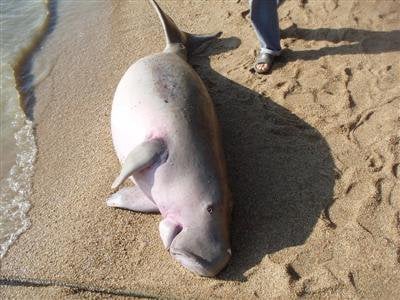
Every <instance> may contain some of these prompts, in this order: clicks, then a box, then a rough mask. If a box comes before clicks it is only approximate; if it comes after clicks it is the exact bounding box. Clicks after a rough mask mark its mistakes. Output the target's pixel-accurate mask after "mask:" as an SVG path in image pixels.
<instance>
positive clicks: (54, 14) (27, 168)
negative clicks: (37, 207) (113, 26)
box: [0, 0, 112, 258]
mask: <svg viewBox="0 0 400 300" xmlns="http://www.w3.org/2000/svg"><path fill="white" fill-rule="evenodd" d="M0 5H1V7H0V33H1V43H0V47H1V97H0V109H1V110H0V125H1V134H0V145H1V147H0V151H1V152H0V258H2V257H3V256H4V254H5V253H6V251H7V249H8V248H9V247H10V245H11V244H12V243H13V242H14V241H15V240H16V239H17V238H18V236H19V235H20V234H21V233H22V232H24V231H25V230H26V229H27V228H28V227H29V225H30V223H29V219H28V216H27V212H28V210H29V208H30V203H29V197H30V195H31V182H32V176H33V174H34V162H35V157H36V151H37V149H36V144H35V136H34V126H35V125H34V122H35V120H34V118H33V117H34V113H33V107H34V105H35V102H36V101H39V100H38V99H35V95H34V90H35V87H37V86H38V85H40V83H41V82H42V81H43V80H44V79H45V78H46V77H47V76H48V75H49V74H50V73H51V70H52V69H53V67H54V65H55V63H56V61H57V58H58V55H59V53H58V52H57V49H62V48H63V47H65V46H66V45H69V43H70V41H71V39H73V38H74V37H76V36H78V37H79V38H80V39H85V38H86V37H85V35H84V33H83V32H81V31H82V28H83V27H84V24H88V23H90V20H93V19H96V18H99V17H101V16H100V12H101V11H103V12H110V11H112V8H111V3H110V2H108V1H104V0H103V1H57V0H53V1H52V0H24V1H21V0H0ZM55 27H57V34H55V35H54V36H53V34H52V32H53V29H55ZM71 28H73V30H71ZM50 35H51V36H52V39H51V44H52V45H51V46H50V47H47V48H48V49H47V50H46V45H47V44H48V43H50V42H49V41H48V38H47V37H49V36H50ZM46 51H47V52H46ZM43 53H44V54H43ZM22 93H23V94H22Z"/></svg>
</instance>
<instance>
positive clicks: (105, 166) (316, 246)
mask: <svg viewBox="0 0 400 300" xmlns="http://www.w3.org/2000/svg"><path fill="white" fill-rule="evenodd" d="M237 2H238V3H237ZM159 3H160V5H161V6H162V7H163V9H164V10H165V11H166V12H167V13H168V14H170V16H171V17H172V18H173V19H174V20H175V21H176V23H177V24H178V25H179V27H180V28H181V29H183V30H186V31H189V32H196V33H206V32H213V31H218V30H222V31H223V32H224V35H223V36H222V38H221V39H220V40H219V41H218V42H217V43H215V44H214V45H212V46H211V47H210V48H209V49H207V50H206V52H205V53H204V54H203V55H202V56H200V57H197V58H194V59H193V60H192V64H193V65H194V67H195V69H196V70H197V71H198V73H199V74H200V76H201V77H202V78H203V80H204V82H205V83H206V85H207V87H208V89H209V92H210V94H211V96H212V98H213V100H214V102H215V105H216V110H217V113H218V116H219V119H220V123H221V127H222V134H223V143H224V149H225V153H226V156H227V163H228V171H229V175H230V179H231V189H232V191H233V195H234V201H235V206H234V212H233V218H232V229H231V232H232V252H233V258H232V260H231V262H230V264H229V265H228V267H227V268H226V269H225V270H224V271H223V272H222V273H221V274H220V275H219V276H218V277H217V278H215V279H209V278H201V277H198V276H196V275H194V274H192V273H190V272H189V271H187V270H185V269H184V268H182V267H181V266H180V265H179V264H178V263H177V262H175V261H174V260H173V259H172V258H171V257H170V255H169V254H168V252H166V251H165V250H164V249H163V246H162V243H161V240H160V238H159V234H158V222H159V221H160V216H158V215H152V214H151V215H146V214H139V213H134V212H130V211H127V210H116V209H112V208H108V207H107V206H106V205H105V199H106V198H107V197H108V195H109V194H110V192H111V190H110V186H111V183H112V181H113V180H114V178H115V176H116V175H117V174H118V172H119V163H118V161H117V158H116V156H115V154H114V151H113V147H112V143H111V136H110V109H111V102H112V97H113V93H114V91H115V88H116V85H117V84H118V81H119V80H120V78H121V76H122V75H123V74H124V72H125V71H126V69H127V68H128V67H129V65H130V64H132V63H133V62H134V61H136V60H137V59H139V58H140V57H143V56H145V55H148V54H151V53H155V52H158V51H161V50H162V49H163V47H164V41H163V33H162V31H161V26H160V24H159V21H158V20H157V17H156V14H155V12H154V11H153V10H152V8H151V6H150V5H149V4H148V3H147V2H145V1H132V2H128V1H120V2H116V3H114V4H112V6H111V3H110V2H107V3H104V4H96V9H95V10H93V11H92V12H88V13H87V14H86V15H85V17H82V18H73V19H63V14H62V11H63V5H67V4H62V3H60V4H59V7H58V11H59V14H58V19H57V22H58V24H59V25H58V26H56V28H55V29H54V31H53V32H52V34H51V35H50V36H49V37H48V40H47V42H46V44H45V45H44V46H43V49H42V51H41V53H39V56H38V57H37V60H45V61H48V62H49V64H50V65H51V68H50V69H49V74H48V76H47V77H45V78H43V79H42V80H41V81H39V83H38V85H37V87H36V91H35V98H36V105H35V111H34V119H35V124H36V134H37V146H38V159H37V162H36V173H35V175H34V180H33V195H32V199H31V203H32V209H31V211H30V218H31V223H32V226H31V228H30V229H29V230H28V231H27V232H26V233H25V234H23V235H22V236H21V237H20V238H19V240H18V241H17V242H16V243H15V244H14V245H13V246H12V247H11V249H10V250H9V252H8V254H7V255H6V256H5V257H4V259H3V260H2V262H1V271H0V274H1V275H0V277H1V282H0V283H1V284H2V285H7V287H5V286H3V287H1V290H0V295H1V296H3V297H7V298H30V297H32V296H34V297H47V298H58V297H62V298H68V297H69V298H79V297H84V296H86V297H99V298H100V297H104V298H107V297H109V296H110V295H112V294H116V295H121V293H117V292H118V291H126V292H130V293H131V294H130V295H133V294H136V295H137V296H138V295H139V294H142V295H147V296H159V297H168V298H200V299H206V298H210V297H212V298H236V299H244V298H272V297H280V298H296V297H306V298H308V297H310V298H318V297H334V298H337V297H340V298H385V299H386V298H391V299H395V298H398V297H399V296H400V292H399V288H398V287H399V286H400V185H399V179H398V176H399V142H400V119H399V111H400V86H399V79H400V62H399V54H400V31H399V25H400V4H399V3H398V2H396V1H361V0H354V1H334V0H332V1H289V0H287V1H285V2H284V3H283V4H282V5H281V7H280V8H279V15H280V25H281V28H282V45H283V46H284V48H285V50H284V51H283V55H282V57H281V58H280V60H279V61H277V62H276V64H275V65H274V68H273V71H272V74H270V75H267V76H261V75H256V74H253V73H252V72H251V68H252V65H253V62H254V59H255V53H256V49H257V48H258V46H257V41H256V38H255V35H254V33H253V30H252V28H251V26H250V22H249V19H248V15H247V10H248V3H247V1H243V0H242V1H210V2H203V1H161V0H160V1H159ZM68 28H69V29H68ZM72 28H79V30H76V31H73V30H72ZM60 45H63V47H60ZM33 72H35V70H34V68H33ZM11 279H13V280H11ZM28 279H29V280H31V281H27V280H28ZM33 282H35V284H33ZM12 283H13V284H12ZM29 283H31V286H29ZM46 283H47V284H46ZM27 285H28V286H29V287H27ZM32 285H33V286H34V287H32ZM102 289H103V290H102ZM104 289H107V291H108V292H109V293H108V294H107V293H106V291H105V290H104ZM101 290H102V292H101ZM113 290H114V291H115V292H113ZM125 295H126V294H125ZM3 297H2V298H3Z"/></svg>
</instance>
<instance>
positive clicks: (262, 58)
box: [254, 53, 274, 74]
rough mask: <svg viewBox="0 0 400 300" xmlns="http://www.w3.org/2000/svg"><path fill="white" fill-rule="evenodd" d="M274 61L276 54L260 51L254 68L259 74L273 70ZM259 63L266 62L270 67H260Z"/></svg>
mask: <svg viewBox="0 0 400 300" xmlns="http://www.w3.org/2000/svg"><path fill="white" fill-rule="evenodd" d="M273 62H274V56H273V55H272V54H269V53H260V54H259V55H258V57H257V60H256V63H255V64H254V70H255V71H256V72H257V73H258V74H266V73H268V71H269V70H271V67H272V63H273ZM259 64H266V65H268V67H267V68H266V69H265V70H262V69H260V68H259V66H258V65H259Z"/></svg>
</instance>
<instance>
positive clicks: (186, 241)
mask: <svg viewBox="0 0 400 300" xmlns="http://www.w3.org/2000/svg"><path fill="white" fill-rule="evenodd" d="M149 1H150V2H151V4H152V5H153V7H154V8H155V10H156V12H157V14H158V16H159V18H160V20H161V24H162V26H163V29H164V33H165V39H166V47H165V49H164V51H163V52H162V53H157V54H153V55H150V56H146V57H144V58H142V59H140V60H138V61H137V62H136V63H134V64H133V65H132V66H130V67H129V69H128V70H127V71H126V73H125V74H124V76H123V77H122V79H121V81H120V82H119V84H118V86H117V89H116V91H115V95H114V99H113V104H112V112H111V131H112V139H113V144H114V148H115V151H116V154H117V156H118V158H119V160H120V162H121V164H122V168H121V172H120V174H119V176H118V177H117V178H116V179H115V181H114V183H113V184H112V188H113V189H115V188H118V187H119V186H120V185H121V184H122V183H123V182H124V181H125V180H126V179H127V178H128V177H129V178H130V179H131V180H132V181H133V182H134V183H135V185H134V186H133V187H125V188H122V189H120V190H118V191H117V192H116V193H114V194H113V195H111V196H110V198H109V199H107V205H108V206H112V207H119V208H126V209H130V210H133V211H138V212H159V213H161V215H162V221H161V222H160V224H159V231H160V236H161V240H162V242H163V244H164V246H165V249H167V250H168V251H169V253H170V254H171V255H172V256H173V257H174V258H175V259H176V260H177V261H179V262H180V263H181V264H182V265H183V266H184V267H186V268H187V269H189V270H190V271H192V272H194V273H197V274H199V275H201V276H215V275H216V274H218V273H219V272H220V271H221V270H222V269H223V268H224V267H225V266H226V264H227V263H228V261H229V259H230V257H231V248H230V237H229V222H230V215H231V206H232V199H231V193H230V190H229V187H228V179H227V172H226V165H225V158H224V153H223V150H222V145H221V140H220V132H219V131H220V130H219V124H218V120H217V116H216V114H215V111H214V106H213V103H212V100H211V98H210V96H209V94H208V91H207V89H206V87H205V85H204V83H203V82H202V80H201V79H200V77H199V76H198V74H197V73H196V72H195V71H194V70H193V68H192V67H191V66H190V65H189V63H188V62H187V56H188V55H190V54H191V53H192V51H193V50H194V49H196V48H198V47H199V46H201V45H202V44H204V43H206V42H209V41H212V40H214V39H216V38H218V37H219V36H220V35H221V33H220V32H219V33H216V34H211V35H193V34H189V33H186V32H184V31H181V30H179V29H178V27H177V26H176V25H175V23H174V22H173V21H172V19H171V18H170V17H169V16H168V15H166V14H165V13H164V12H163V11H162V10H161V8H160V7H159V6H158V4H157V3H156V2H155V1H153V0H149Z"/></svg>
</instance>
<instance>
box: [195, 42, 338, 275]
mask: <svg viewBox="0 0 400 300" xmlns="http://www.w3.org/2000/svg"><path fill="white" fill-rule="evenodd" d="M239 44H240V40H239V39H237V38H233V37H232V38H226V39H221V40H219V41H218V42H216V44H215V45H213V46H210V48H209V49H207V50H206V53H205V54H206V55H205V56H203V57H201V58H195V59H192V60H191V63H192V64H193V65H194V68H195V69H196V71H197V72H198V73H199V75H200V77H201V78H202V79H203V81H204V82H205V84H206V86H207V88H208V90H209V93H210V95H211V97H212V99H213V101H214V103H215V107H216V111H217V114H218V117H219V121H220V124H221V128H222V135H223V143H224V150H225V153H226V158H227V164H228V172H229V176H230V181H231V182H230V186H231V189H232V192H233V195H234V210H233V215H232V224H231V233H232V235H231V239H232V252H233V257H232V260H231V262H230V264H229V265H228V267H227V268H226V269H225V270H224V271H223V272H222V273H221V275H220V276H219V277H220V278H221V279H224V280H235V281H245V280H246V278H245V276H244V273H245V272H246V271H247V270H249V269H251V268H252V267H254V266H255V265H256V264H258V263H259V262H260V261H261V260H262V259H263V258H264V257H265V256H266V255H267V254H271V253H274V252H276V251H279V250H282V249H285V248H287V247H292V246H296V245H301V244H303V243H304V242H305V241H306V240H307V238H308V237H309V236H310V234H311V232H312V230H313V228H314V226H315V224H316V222H317V220H318V219H319V218H323V217H321V215H322V216H323V215H324V213H323V212H324V211H325V210H326V209H327V208H328V207H329V206H330V205H331V203H332V193H333V186H334V181H335V173H334V163H333V159H332V156H331V152H330V149H329V146H328V144H327V142H326V141H325V139H324V138H323V137H322V136H321V134H320V133H319V132H318V130H316V129H315V128H313V127H312V126H311V125H309V124H307V123H306V122H304V121H303V120H301V119H300V118H298V117H297V116H295V115H294V114H292V113H291V112H290V111H288V110H287V109H285V108H284V107H282V106H280V105H278V104H276V103H275V102H274V101H273V100H272V99H269V98H267V97H265V96H263V95H260V94H258V93H256V92H254V91H252V90H250V89H248V88H246V87H244V86H242V85H240V84H238V83H236V82H233V81H231V80H229V79H228V78H226V77H224V76H222V75H221V74H219V73H217V72H215V71H214V70H213V69H212V68H211V67H210V61H209V59H208V58H207V57H208V56H210V55H215V54H217V53H222V52H226V51H230V50H232V49H234V48H237V47H238V46H239ZM323 219H324V218H323ZM326 222H327V225H328V226H334V224H332V223H330V222H329V220H328V219H327V217H326Z"/></svg>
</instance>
